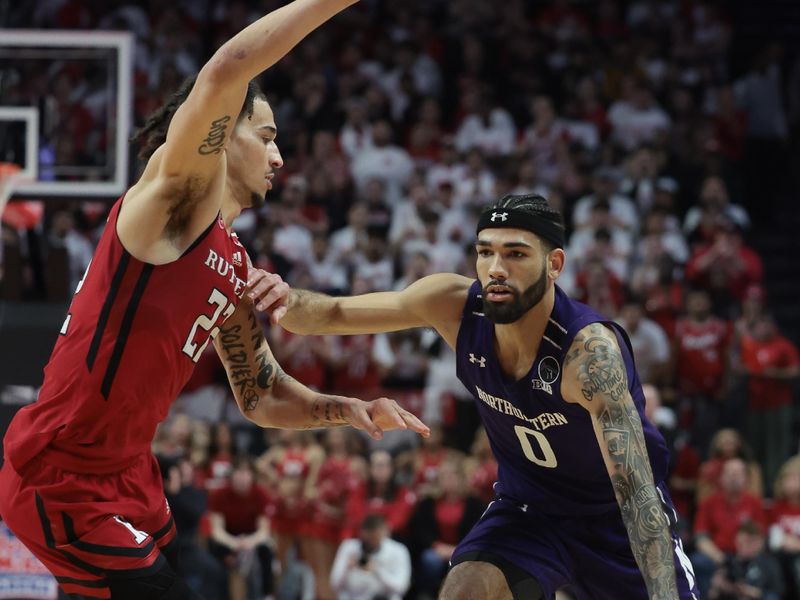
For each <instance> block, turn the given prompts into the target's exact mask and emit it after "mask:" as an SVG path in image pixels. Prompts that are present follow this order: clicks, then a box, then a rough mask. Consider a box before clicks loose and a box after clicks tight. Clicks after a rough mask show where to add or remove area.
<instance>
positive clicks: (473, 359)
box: [469, 352, 486, 369]
mask: <svg viewBox="0 0 800 600" xmlns="http://www.w3.org/2000/svg"><path fill="white" fill-rule="evenodd" d="M469 362H471V363H472V364H473V365H474V364H475V363H478V366H480V368H481V369H485V368H486V359H485V358H484V357H482V356H481V357H480V358H478V357H476V356H475V355H474V354H473V353H472V352H470V353H469Z"/></svg>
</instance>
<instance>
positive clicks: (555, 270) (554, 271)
mask: <svg viewBox="0 0 800 600" xmlns="http://www.w3.org/2000/svg"><path fill="white" fill-rule="evenodd" d="M566 258H567V257H566V254H564V250H562V249H561V248H556V249H555V250H551V251H550V252H549V253H548V255H547V275H548V276H549V277H550V279H552V280H553V281H555V280H556V279H558V276H559V275H561V271H563V270H564V262H565V261H566Z"/></svg>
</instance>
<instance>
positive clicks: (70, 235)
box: [48, 210, 94, 299]
mask: <svg viewBox="0 0 800 600" xmlns="http://www.w3.org/2000/svg"><path fill="white" fill-rule="evenodd" d="M48 243H49V245H50V248H51V249H53V248H63V249H64V250H66V253H67V265H66V266H67V277H68V279H67V285H68V291H67V294H71V293H73V292H75V291H76V290H77V288H78V283H79V282H80V281H81V279H82V278H83V275H84V273H85V272H86V269H87V268H88V266H89V263H90V262H91V261H92V256H93V255H94V246H92V243H91V242H90V241H89V240H88V239H87V238H86V237H85V236H83V235H81V234H80V233H79V232H78V230H77V229H76V227H75V217H74V216H73V214H72V213H71V212H70V211H67V210H60V211H58V212H56V213H55V214H54V215H53V219H52V222H51V224H50V234H49V236H48ZM59 299H63V298H59Z"/></svg>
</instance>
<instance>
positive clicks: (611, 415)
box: [561, 323, 678, 600]
mask: <svg viewBox="0 0 800 600" xmlns="http://www.w3.org/2000/svg"><path fill="white" fill-rule="evenodd" d="M561 389H562V394H563V395H564V398H565V399H566V400H567V401H570V402H577V403H579V404H581V405H583V406H584V408H586V409H587V410H588V411H589V412H590V413H591V415H592V421H593V424H594V430H595V434H596V435H597V441H598V443H599V445H600V451H601V452H602V453H603V458H604V460H605V463H606V468H607V469H608V474H609V477H610V478H611V484H612V486H613V488H614V494H615V495H616V498H617V502H618V503H619V506H620V510H621V512H622V520H623V521H624V522H625V527H626V529H627V530H628V538H629V539H630V543H631V550H632V551H633V555H634V557H636V562H637V563H638V565H639V569H640V570H641V572H642V577H643V578H644V581H645V584H646V585H647V590H648V595H649V597H650V598H651V599H658V600H676V599H677V598H678V591H677V587H676V583H675V565H674V562H673V560H674V559H673V549H672V539H671V537H670V533H669V524H668V522H667V519H666V517H665V516H664V511H663V510H662V508H661V502H660V499H659V495H658V492H657V491H656V487H655V483H654V482H653V473H652V471H651V469H650V461H649V458H648V455H647V447H646V446H645V441H644V433H643V432H642V422H641V420H640V418H639V413H638V412H637V410H636V406H635V405H634V403H633V399H632V398H631V395H630V392H629V391H628V378H627V373H626V370H625V363H624V362H623V359H622V354H621V352H620V349H619V346H618V344H617V340H616V336H615V335H614V333H613V332H611V331H610V330H609V329H608V328H606V327H605V326H604V325H601V324H599V323H593V324H591V325H587V326H586V327H585V328H583V329H582V330H581V331H580V332H579V333H578V335H576V336H575V340H574V341H573V343H572V345H571V346H570V349H569V352H568V353H567V356H566V358H565V359H564V379H563V380H562V384H561Z"/></svg>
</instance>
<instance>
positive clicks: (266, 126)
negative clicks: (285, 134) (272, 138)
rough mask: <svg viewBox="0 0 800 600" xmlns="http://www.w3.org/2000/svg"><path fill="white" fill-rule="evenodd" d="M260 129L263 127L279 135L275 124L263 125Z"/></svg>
mask: <svg viewBox="0 0 800 600" xmlns="http://www.w3.org/2000/svg"><path fill="white" fill-rule="evenodd" d="M258 129H259V131H261V130H262V129H266V130H267V131H270V132H272V134H273V135H278V130H277V128H276V127H275V126H274V125H262V126H261V127H259V128H258Z"/></svg>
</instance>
